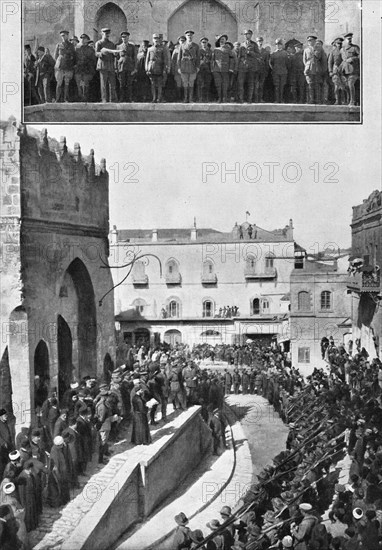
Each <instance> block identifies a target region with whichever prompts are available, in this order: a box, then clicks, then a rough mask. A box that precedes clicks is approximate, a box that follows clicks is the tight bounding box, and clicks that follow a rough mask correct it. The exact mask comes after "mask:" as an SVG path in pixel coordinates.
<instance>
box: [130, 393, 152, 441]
mask: <svg viewBox="0 0 382 550" xmlns="http://www.w3.org/2000/svg"><path fill="white" fill-rule="evenodd" d="M132 406H133V413H134V414H133V432H132V434H131V442H132V443H135V444H136V445H149V444H150V443H151V435H150V428H149V421H148V418H147V413H148V408H147V407H146V404H145V402H144V400H143V399H142V397H141V396H140V395H136V394H135V395H134V397H133V399H132Z"/></svg>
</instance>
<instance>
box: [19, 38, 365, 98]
mask: <svg viewBox="0 0 382 550" xmlns="http://www.w3.org/2000/svg"><path fill="white" fill-rule="evenodd" d="M110 34H111V29H109V28H104V29H102V38H101V39H100V40H98V41H97V42H96V43H94V42H93V41H92V40H90V37H89V36H88V35H87V34H82V35H81V36H80V38H79V39H78V38H77V37H76V36H73V37H72V38H71V39H69V32H68V31H66V30H63V31H61V32H60V36H61V42H60V43H58V44H57V46H56V48H55V51H54V52H53V55H52V54H51V52H50V51H49V49H48V48H45V47H44V46H39V47H38V48H37V50H36V51H35V52H34V53H33V52H32V49H31V46H30V45H29V44H27V45H25V49H24V54H25V55H24V82H25V93H24V100H25V105H32V104H40V103H46V102H47V103H49V102H52V101H53V102H57V103H59V102H62V101H64V102H75V101H80V102H99V101H102V102H103V103H107V102H117V101H119V102H123V103H125V102H132V101H135V102H149V101H151V102H164V101H167V102H179V101H183V102H185V103H192V102H194V101H195V100H197V101H198V102H203V103H204V102H206V103H208V102H211V101H217V102H220V103H227V102H228V103H229V102H235V103H244V102H246V103H252V102H253V103H261V102H263V103H264V102H267V103H268V102H274V103H309V104H323V103H325V104H332V103H334V104H336V105H341V104H342V105H345V104H346V105H347V104H349V105H355V104H356V103H357V102H358V100H359V93H358V92H359V90H358V89H357V88H356V85H357V86H358V84H357V82H359V79H360V48H359V46H357V45H355V44H353V34H352V33H347V34H346V35H345V36H344V37H338V38H336V39H335V40H334V41H333V43H332V45H331V47H330V48H331V49H330V51H329V49H328V48H324V43H323V41H322V40H319V39H318V38H317V37H316V36H313V35H310V36H308V37H307V44H306V45H305V46H304V45H303V44H302V43H301V42H299V41H297V40H294V39H293V40H290V41H288V42H287V43H284V41H283V40H282V39H281V38H278V39H276V40H275V47H274V51H272V48H271V46H269V45H268V46H265V45H264V39H263V37H262V36H258V37H257V38H256V40H253V38H254V37H253V32H252V30H251V29H245V30H244V33H243V35H244V40H243V41H242V42H233V43H232V42H230V41H229V37H228V36H227V35H226V34H221V35H220V36H216V37H215V38H214V40H212V39H211V40H210V39H209V38H208V37H202V38H201V39H200V40H199V42H198V43H197V42H194V32H193V31H192V30H186V31H185V33H184V35H182V36H179V37H178V40H177V42H176V44H173V43H172V42H168V41H166V40H163V35H162V34H159V33H155V34H153V37H152V44H151V43H150V42H149V41H148V40H143V41H142V43H141V44H140V45H139V46H136V45H135V44H134V43H133V42H131V41H130V33H129V32H128V31H124V32H122V33H121V37H120V42H119V43H118V44H114V43H113V42H111V41H110Z"/></svg>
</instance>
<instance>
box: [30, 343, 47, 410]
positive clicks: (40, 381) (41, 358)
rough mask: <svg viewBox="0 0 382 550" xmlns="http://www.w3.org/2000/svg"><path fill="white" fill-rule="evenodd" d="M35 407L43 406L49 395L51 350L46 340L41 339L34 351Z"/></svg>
mask: <svg viewBox="0 0 382 550" xmlns="http://www.w3.org/2000/svg"><path fill="white" fill-rule="evenodd" d="M34 376H35V390H34V403H35V407H41V406H42V404H43V403H44V401H45V399H47V397H48V388H49V351H48V346H47V345H46V343H45V342H44V340H40V341H39V343H38V344H37V347H36V349H35V352H34Z"/></svg>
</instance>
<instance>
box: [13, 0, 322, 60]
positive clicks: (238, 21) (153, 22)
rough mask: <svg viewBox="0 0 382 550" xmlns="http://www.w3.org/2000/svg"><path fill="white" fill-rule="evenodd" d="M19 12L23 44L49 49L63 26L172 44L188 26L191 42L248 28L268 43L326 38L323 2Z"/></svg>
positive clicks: (172, 2)
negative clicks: (123, 33) (106, 29)
mask: <svg viewBox="0 0 382 550" xmlns="http://www.w3.org/2000/svg"><path fill="white" fill-rule="evenodd" d="M23 10H24V16H23V20H24V21H25V24H24V40H25V42H26V43H29V44H33V45H35V44H36V42H38V43H39V45H43V46H45V47H48V48H50V49H51V51H53V48H54V46H55V44H57V42H59V32H60V30H62V29H63V28H66V29H67V30H69V32H70V33H71V34H75V35H76V36H78V37H79V36H80V35H81V34H82V33H87V34H88V35H89V36H90V37H91V38H92V39H93V40H94V41H96V40H98V39H99V38H100V31H101V29H102V28H103V27H110V28H111V31H112V32H111V40H112V41H114V42H119V41H120V33H121V31H123V30H126V28H128V29H129V31H130V33H131V37H130V38H131V40H132V41H133V42H134V43H136V44H139V43H140V42H141V41H142V40H147V39H148V40H151V37H152V34H153V33H154V32H159V33H163V35H164V38H165V39H168V40H171V41H172V42H174V43H176V41H177V38H178V36H179V35H181V34H184V32H185V30H186V29H189V28H191V29H192V30H194V32H195V41H197V42H198V41H199V40H200V38H202V37H203V36H207V37H208V38H209V39H210V42H211V44H213V43H214V41H215V36H217V35H220V34H222V33H223V32H224V33H226V34H227V35H228V37H229V40H230V41H231V42H234V41H236V40H242V39H243V36H242V33H243V30H244V29H247V28H248V27H249V28H251V29H252V30H253V32H254V34H255V35H259V34H261V35H262V36H263V37H264V40H265V44H269V45H271V46H272V47H273V46H274V42H275V39H276V38H278V37H281V38H283V39H284V40H285V41H288V40H291V39H297V40H301V41H303V42H305V40H306V37H307V35H308V34H310V33H314V34H316V35H317V36H320V37H322V38H324V36H325V0H304V1H303V2H301V1H298V0H280V1H277V2H275V1H273V0H272V1H269V0H260V1H258V2H255V1H253V2H252V1H250V2H248V1H247V0H225V1H224V2H223V1H221V0H185V1H179V0H115V1H113V2H110V1H108V0H96V1H95V2H93V1H90V0H76V1H75V2H67V1H65V0H59V1H56V2H54V3H52V2H50V1H49V0H42V1H39V2H35V1H34V0H24V2H23Z"/></svg>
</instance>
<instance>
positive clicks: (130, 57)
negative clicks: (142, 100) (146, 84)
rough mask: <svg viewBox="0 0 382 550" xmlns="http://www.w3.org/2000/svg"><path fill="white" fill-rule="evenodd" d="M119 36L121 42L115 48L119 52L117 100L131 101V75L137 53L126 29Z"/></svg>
mask: <svg viewBox="0 0 382 550" xmlns="http://www.w3.org/2000/svg"><path fill="white" fill-rule="evenodd" d="M121 38H122V44H119V45H118V46H117V50H118V51H119V52H120V54H119V59H118V80H119V90H120V97H119V101H120V102H122V103H126V102H129V103H131V101H132V91H133V77H134V75H135V74H136V72H137V70H136V65H137V55H136V50H135V46H134V45H133V44H130V42H129V38H130V33H129V32H128V31H124V32H121Z"/></svg>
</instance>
